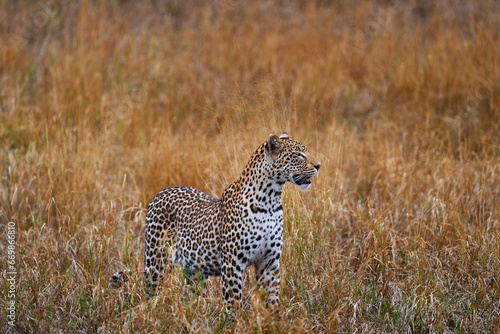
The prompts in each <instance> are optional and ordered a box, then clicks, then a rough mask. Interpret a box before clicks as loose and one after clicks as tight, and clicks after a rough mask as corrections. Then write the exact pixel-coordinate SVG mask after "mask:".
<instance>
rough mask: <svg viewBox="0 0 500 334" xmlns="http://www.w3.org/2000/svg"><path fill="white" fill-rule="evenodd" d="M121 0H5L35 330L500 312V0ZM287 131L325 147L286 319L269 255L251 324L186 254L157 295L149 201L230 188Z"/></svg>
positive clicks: (12, 126) (291, 198) (289, 226)
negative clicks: (146, 257)
mask: <svg viewBox="0 0 500 334" xmlns="http://www.w3.org/2000/svg"><path fill="white" fill-rule="evenodd" d="M103 3H105V4H101V3H100V2H99V1H83V0H82V1H71V2H69V1H68V2H66V1H56V0H53V1H42V0H40V1H20V2H14V1H9V0H0V22H2V23H1V25H0V32H1V35H0V37H1V43H2V44H1V45H2V46H1V48H0V87H1V88H0V122H1V123H0V159H1V160H0V171H1V177H2V180H1V182H2V186H1V191H0V203H1V207H0V209H1V213H0V221H1V224H2V239H1V240H2V241H1V242H0V248H1V249H2V252H6V245H7V243H6V241H7V239H6V235H7V234H6V233H7V232H6V230H7V229H6V225H7V222H9V221H13V222H15V223H16V226H17V251H18V253H17V261H16V263H17V270H18V272H19V274H18V276H17V282H16V284H17V308H18V314H17V319H16V329H17V330H18V331H19V332H59V331H62V332H71V331H79V332H97V331H101V332H107V331H124V332H128V331H138V332H157V331H173V332H219V331H225V330H229V331H236V332H267V331H272V332H310V331H315V332H354V331H358V332H370V331H374V332H379V331H387V332H450V331H451V332H487V331H490V330H494V329H495V328H496V326H497V321H498V320H497V319H498V316H499V313H500V291H499V288H500V287H499V282H498V280H499V277H498V274H499V272H500V242H499V238H500V227H499V226H498V221H499V218H500V206H499V203H500V159H499V158H500V117H499V115H500V112H499V110H500V109H499V108H500V79H499V78H500V58H499V57H498V55H499V54H500V42H499V41H500V29H499V27H500V20H499V17H500V15H499V14H500V8H499V5H498V4H497V3H496V2H494V1H481V2H480V1H475V2H474V1H460V2H454V1H446V0H443V1H437V2H430V1H419V0H414V1H410V2H405V3H404V4H399V5H398V4H397V3H396V4H391V3H390V2H385V1H379V2H367V1H344V2H342V1H340V2H336V3H334V4H328V3H325V2H323V3H312V2H308V1H303V2H301V1H291V2H287V4H278V3H277V2H276V3H275V2H273V1H258V2H246V1H238V0H220V1H216V2H215V4H212V5H200V4H197V3H196V2H194V1H186V2H182V1H151V2H144V4H141V5H134V2H132V1H110V2H103ZM44 13H45V14H44ZM281 131H287V132H288V133H289V134H290V135H291V137H292V139H295V140H298V141H301V142H303V143H305V144H306V145H307V146H308V147H309V150H310V151H311V152H313V154H315V155H316V156H317V157H318V158H319V159H320V160H321V162H322V163H323V167H322V169H321V171H320V174H319V176H318V178H316V179H315V182H314V186H313V187H312V189H311V190H309V191H306V192H300V191H299V190H298V189H297V188H295V187H293V186H287V187H286V188H285V192H284V194H283V199H284V206H285V245H284V249H283V259H282V266H283V283H282V291H281V299H282V318H281V320H280V321H279V322H273V321H272V320H271V318H270V317H269V316H268V314H267V313H266V310H265V309H264V308H263V307H262V303H261V299H260V296H259V293H258V292H257V291H256V289H254V288H253V283H252V279H251V277H252V276H251V275H250V273H248V272H247V275H246V282H245V288H244V291H245V297H244V304H245V309H246V310H247V313H246V315H245V316H243V317H242V318H240V319H238V320H236V321H235V322H234V323H232V324H228V323H226V322H224V319H220V318H219V312H220V307H221V296H220V293H219V287H220V282H219V279H218V278H216V279H212V280H211V281H209V282H208V290H207V293H206V295H200V296H198V297H193V298H187V297H183V294H182V293H181V291H182V289H183V284H184V283H183V281H182V279H181V276H180V274H179V273H178V272H173V273H172V274H171V275H170V276H169V277H168V278H167V279H166V281H165V287H164V289H163V292H162V293H161V295H160V296H158V297H157V298H154V299H152V300H150V301H146V299H145V296H144V294H143V292H142V290H141V284H142V283H141V270H142V266H143V264H142V252H143V242H144V241H143V235H144V213H145V212H144V208H145V206H146V205H147V203H148V201H149V200H150V199H151V198H152V197H153V196H154V195H155V194H156V193H157V192H158V191H159V190H161V189H162V188H165V187H168V186H173V185H190V186H195V187H198V188H199V189H202V190H204V191H206V192H207V193H209V194H211V195H214V196H217V195H219V194H220V193H221V191H222V189H223V188H224V187H225V185H227V184H228V183H230V182H232V181H234V180H235V179H236V178H237V177H238V175H239V173H240V171H241V170H242V169H243V167H244V165H245V164H246V162H247V160H248V158H249V157H250V154H251V153H252V152H253V150H254V149H255V148H257V146H258V145H259V144H261V143H262V142H263V141H264V140H266V138H267V136H268V135H269V134H270V133H280V132H281ZM5 262H6V261H2V268H0V269H1V270H2V271H4V270H6V268H7V266H6V263H5ZM124 268H129V269H131V272H132V275H131V280H130V282H128V284H127V285H126V286H124V288H123V289H122V290H121V291H119V290H115V289H111V288H110V286H109V284H108V279H109V277H110V276H111V275H112V273H113V272H114V271H115V270H118V269H124ZM1 284H2V286H1V289H2V293H1V294H0V301H1V304H2V307H4V306H3V305H7V303H8V301H9V300H8V298H7V293H4V291H7V289H8V284H7V282H6V281H5V280H2V283H1ZM5 307H6V306H5ZM4 313H5V312H3V311H2V314H4ZM8 327H9V326H8V324H7V319H6V318H5V317H4V316H2V317H1V318H0V328H3V329H4V330H5V329H6V328H8Z"/></svg>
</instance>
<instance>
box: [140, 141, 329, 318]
mask: <svg viewBox="0 0 500 334" xmlns="http://www.w3.org/2000/svg"><path fill="white" fill-rule="evenodd" d="M320 167H321V163H320V162H319V161H318V160H317V159H316V158H315V157H314V156H313V155H312V154H311V153H309V151H308V150H307V148H306V147H305V146H304V145H303V144H301V143H299V142H296V141H293V140H291V139H290V138H289V136H288V134H287V133H286V132H283V133H282V134H281V135H280V136H279V137H278V136H277V135H270V136H269V139H268V140H266V141H265V142H264V143H263V144H261V145H260V146H259V147H258V148H257V150H256V151H255V152H254V153H253V154H252V155H251V157H250V160H249V161H248V163H247V164H246V167H245V169H244V170H243V172H242V173H241V175H240V177H239V179H238V180H237V181H236V182H234V183H231V184H230V185H228V186H227V187H226V188H225V189H224V190H223V192H222V196H221V198H220V199H219V198H214V197H212V196H210V195H207V194H206V193H204V192H202V191H200V190H198V189H196V188H193V187H187V186H176V187H171V188H167V189H164V190H162V191H160V192H159V193H158V194H157V195H156V196H155V197H154V198H153V199H152V200H151V201H150V203H149V205H148V207H147V213H146V228H145V230H146V231H145V251H144V272H143V279H144V289H145V292H146V294H147V296H148V298H151V297H152V296H154V294H155V291H156V289H157V287H158V284H159V283H160V282H162V280H163V278H164V276H165V274H166V272H167V271H169V268H172V267H173V266H174V265H180V266H181V269H182V270H183V273H184V275H185V276H186V277H187V278H190V279H195V277H197V275H198V277H199V276H201V277H202V278H205V279H208V278H209V277H211V276H220V277H221V286H222V298H223V303H224V305H226V306H227V307H228V308H229V309H237V308H240V307H241V302H242V286H243V274H244V272H245V270H246V269H247V268H248V267H249V266H254V269H255V270H254V271H255V282H256V283H257V285H258V286H259V287H260V288H261V289H262V291H263V293H264V296H265V305H266V307H272V308H273V309H276V308H277V307H278V303H279V290H280V259H281V254H282V247H283V203H282V199H281V195H282V192H283V187H284V185H285V183H287V182H289V183H292V184H295V185H296V186H298V188H299V189H302V190H304V189H308V188H309V187H310V186H311V183H312V182H311V179H312V178H314V177H316V176H317V175H318V171H319V169H320Z"/></svg>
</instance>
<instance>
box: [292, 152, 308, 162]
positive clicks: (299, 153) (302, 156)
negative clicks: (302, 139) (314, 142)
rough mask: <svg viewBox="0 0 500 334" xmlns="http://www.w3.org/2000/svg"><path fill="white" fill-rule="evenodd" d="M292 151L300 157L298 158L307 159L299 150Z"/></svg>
mask: <svg viewBox="0 0 500 334" xmlns="http://www.w3.org/2000/svg"><path fill="white" fill-rule="evenodd" d="M293 153H294V154H295V156H297V157H300V158H302V159H304V160H307V158H306V156H305V154H304V153H302V152H299V151H296V152H293Z"/></svg>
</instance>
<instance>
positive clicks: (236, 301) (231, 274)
mask: <svg viewBox="0 0 500 334" xmlns="http://www.w3.org/2000/svg"><path fill="white" fill-rule="evenodd" d="M221 269H222V270H221V281H222V296H223V298H224V306H225V307H227V308H228V309H234V310H235V311H239V310H240V309H241V298H242V288H243V269H242V267H241V266H239V265H238V263H237V262H236V259H235V258H233V256H231V255H229V254H228V253H225V254H224V256H223V263H222V268H221Z"/></svg>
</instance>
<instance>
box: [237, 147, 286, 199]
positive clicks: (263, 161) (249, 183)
mask: <svg viewBox="0 0 500 334" xmlns="http://www.w3.org/2000/svg"><path fill="white" fill-rule="evenodd" d="M265 145H266V143H264V144H262V145H261V146H260V147H259V148H258V149H257V150H256V151H255V152H254V153H253V154H252V156H251V158H250V160H249V161H248V163H247V165H246V167H245V169H244V170H243V172H242V173H241V176H240V178H239V179H238V181H236V182H235V183H234V184H233V185H234V189H233V190H234V193H240V194H241V195H242V196H243V197H244V198H247V199H249V200H250V201H252V202H255V203H256V204H257V205H262V206H267V205H269V204H281V193H282V191H283V186H284V182H281V181H278V180H277V175H276V172H275V171H274V169H273V166H272V164H271V163H270V161H269V160H268V159H269V157H266V152H265Z"/></svg>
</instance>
